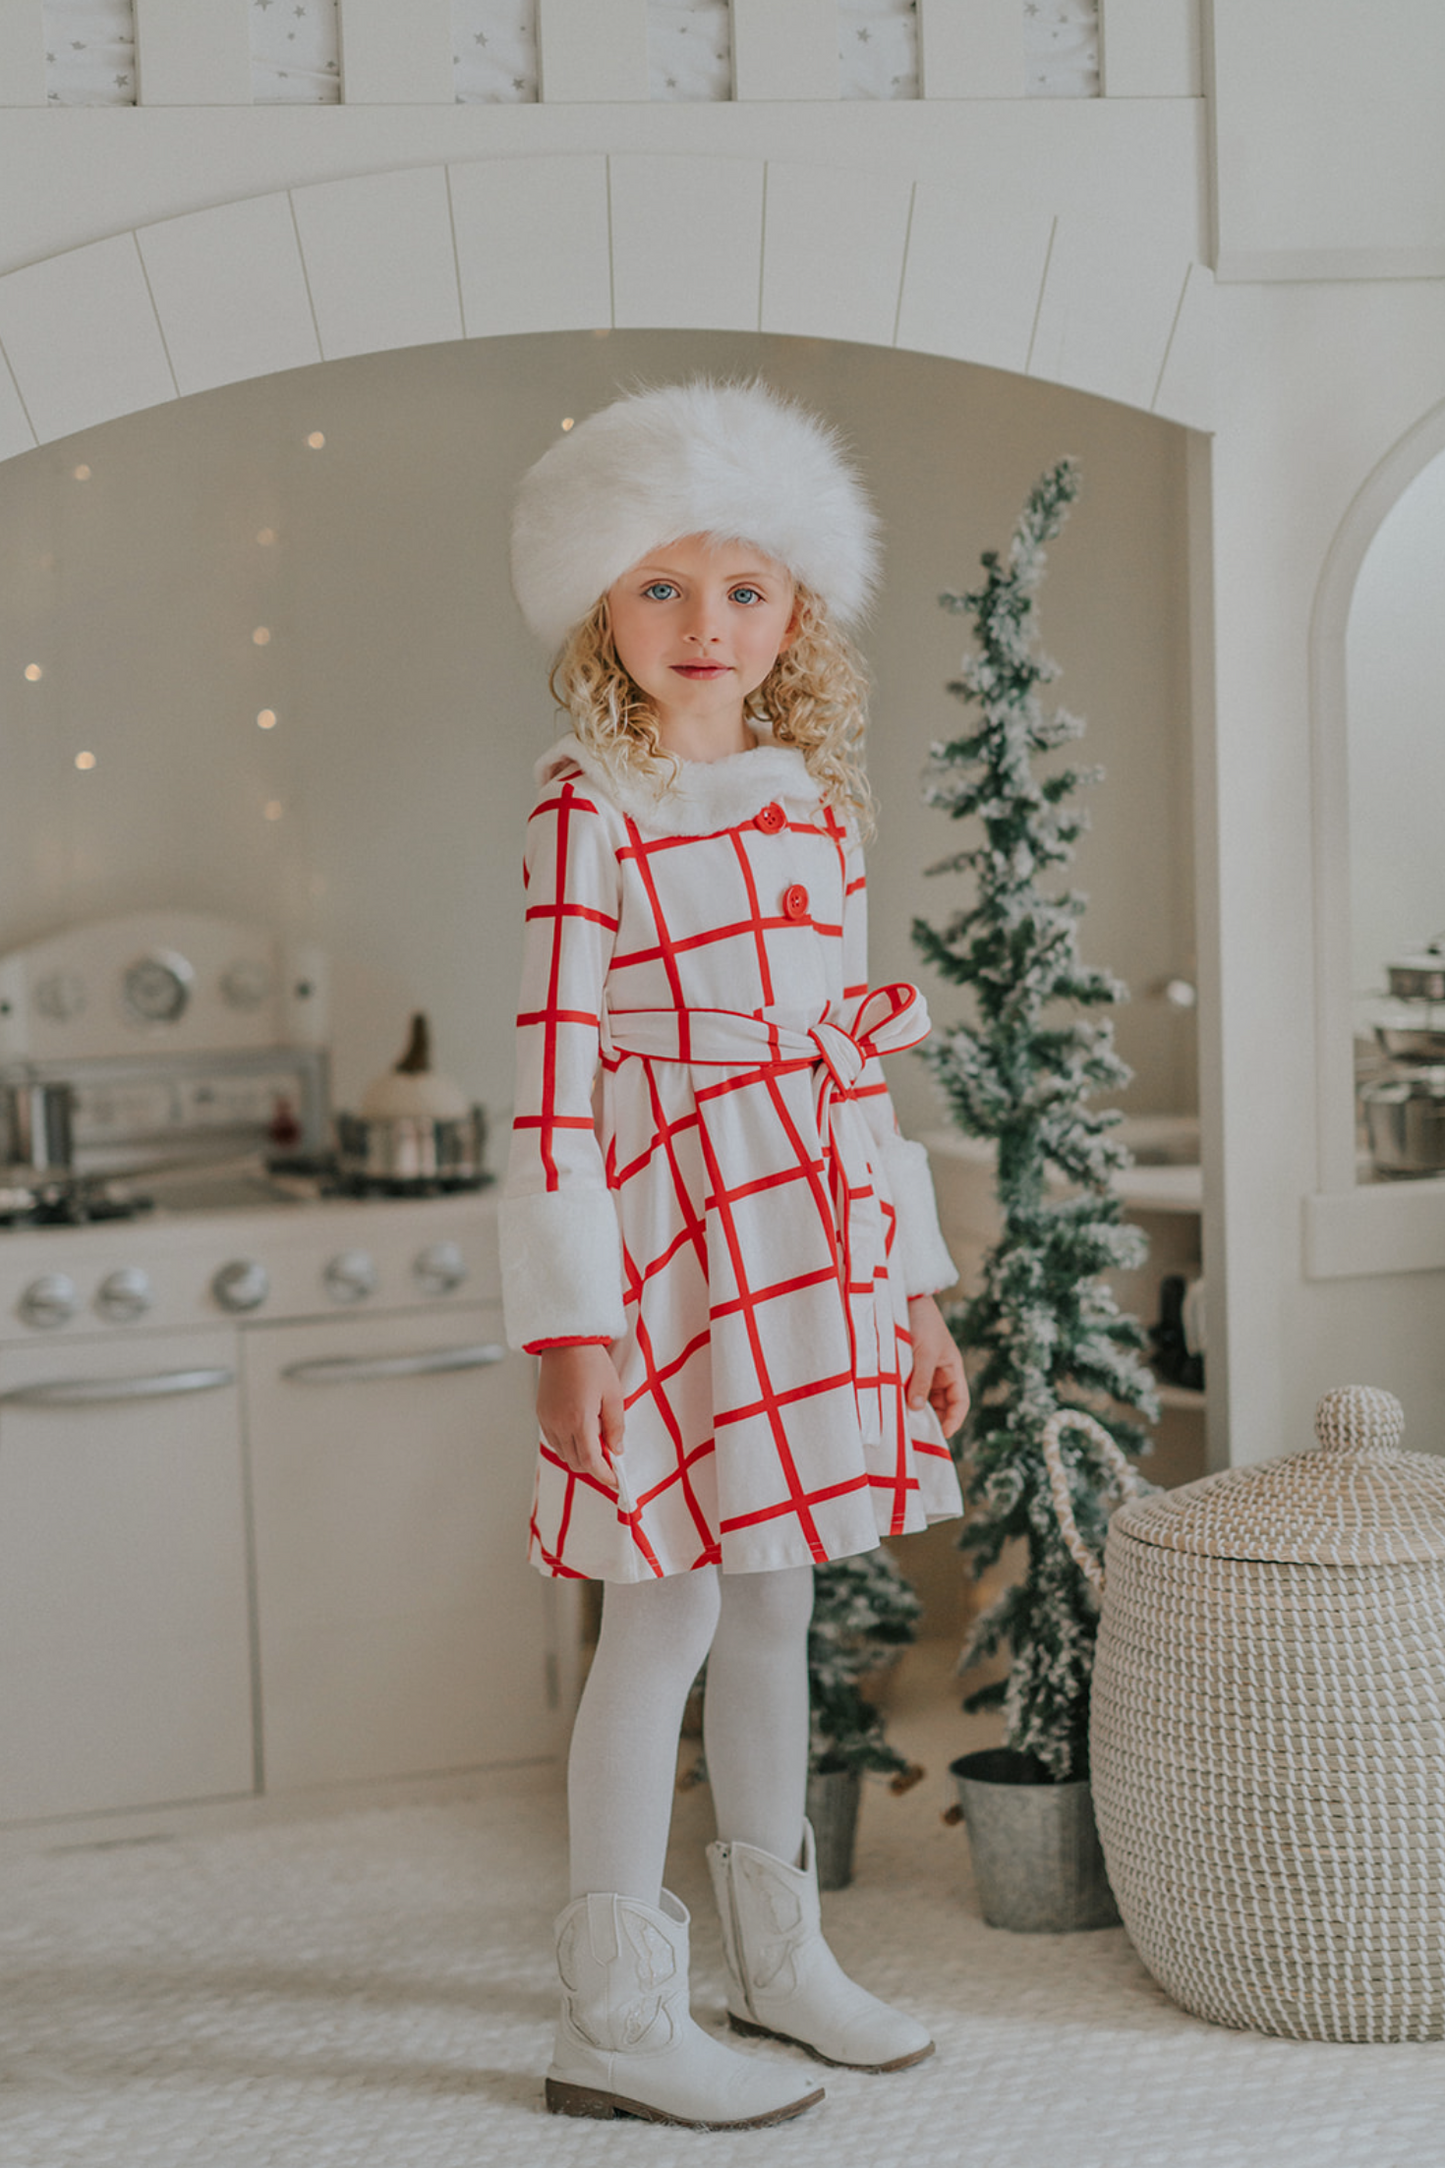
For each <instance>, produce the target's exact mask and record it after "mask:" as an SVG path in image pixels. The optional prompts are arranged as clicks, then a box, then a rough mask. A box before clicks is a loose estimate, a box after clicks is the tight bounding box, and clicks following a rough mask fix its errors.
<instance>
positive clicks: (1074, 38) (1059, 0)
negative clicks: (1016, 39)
mask: <svg viewBox="0 0 1445 2168" xmlns="http://www.w3.org/2000/svg"><path fill="white" fill-rule="evenodd" d="M1023 7H1024V68H1025V74H1024V91H1025V95H1026V96H1028V97H1030V98H1097V97H1098V95H1099V0H1023Z"/></svg>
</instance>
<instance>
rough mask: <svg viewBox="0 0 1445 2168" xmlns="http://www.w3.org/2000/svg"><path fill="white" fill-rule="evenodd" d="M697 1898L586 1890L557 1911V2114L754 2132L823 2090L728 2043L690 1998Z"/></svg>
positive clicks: (550, 2089) (553, 2084) (550, 2079)
mask: <svg viewBox="0 0 1445 2168" xmlns="http://www.w3.org/2000/svg"><path fill="white" fill-rule="evenodd" d="M687 1926H688V1914H687V1908H686V1907H685V1906H684V1905H681V1904H679V1903H678V1901H677V1899H676V1898H675V1897H674V1896H673V1894H672V1892H671V1891H670V1890H664V1891H663V1892H662V1904H661V1909H660V1910H659V1911H656V1912H654V1911H653V1909H652V1907H651V1906H650V1905H644V1904H639V1903H637V1902H636V1900H635V1899H633V1898H631V1897H613V1896H605V1897H603V1896H592V1897H579V1898H577V1899H576V1901H575V1902H574V1903H573V1904H570V1905H568V1907H567V1909H566V1911H565V1912H563V1913H562V1914H561V1916H560V1917H559V1919H558V1921H557V1966H558V1970H559V1971H560V1972H561V1975H562V1987H563V1994H562V2011H561V2015H560V2017H559V2018H558V2021H557V2046H556V2052H555V2054H554V2056H553V2059H552V2067H551V2069H550V2070H549V2071H548V2073H547V2106H548V2107H549V2108H550V2109H551V2111H552V2113H553V2114H554V2115H594V2116H598V2117H601V2118H603V2119H608V2118H610V2117H612V2116H614V2115H637V2116H641V2117H643V2118H644V2119H645V2120H646V2121H647V2122H650V2123H684V2124H687V2125H689V2126H690V2127H691V2128H693V2129H696V2130H750V2129H752V2128H753V2127H754V2126H755V2125H757V2124H761V2123H782V2122H785V2121H786V2120H787V2118H788V2117H789V2116H793V2115H801V2114H802V2112H803V2110H804V2108H811V2107H812V2105H813V2103H814V2102H815V2101H818V2100H821V2099H822V2097H823V2093H822V2088H821V2087H818V2088H816V2089H815V2090H813V2091H812V2092H805V2091H802V2090H800V2088H799V2087H798V2085H797V2084H796V2083H795V2082H794V2081H793V2080H792V2079H791V2078H790V2077H789V2076H788V2074H787V2073H786V2072H785V2071H782V2070H780V2069H779V2068H778V2066H777V2065H776V2064H775V2063H768V2062H763V2061H755V2060H754V2059H753V2058H752V2057H750V2056H747V2055H739V2054H737V2053H736V2051H735V2050H734V2049H732V2048H728V2047H724V2046H723V2043H722V2042H721V2040H715V2039H713V2037H712V2035H711V2034H710V2033H705V2032H704V2031H703V2030H702V2028H701V2027H700V2026H698V2025H695V2024H694V2023H693V2021H692V2019H691V2017H690V2016H689V2015H688V2008H687Z"/></svg>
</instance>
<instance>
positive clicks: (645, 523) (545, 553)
mask: <svg viewBox="0 0 1445 2168" xmlns="http://www.w3.org/2000/svg"><path fill="white" fill-rule="evenodd" d="M689 534H708V535H716V536H717V537H718V538H719V539H720V540H722V539H725V540H728V541H736V542H750V543H752V545H753V547H754V548H755V549H760V550H762V551H763V552H764V553H765V554H766V555H767V556H769V557H775V558H776V559H777V560H778V562H779V563H780V564H783V565H786V566H787V568H788V570H789V572H791V573H792V575H793V577H794V579H795V580H798V581H799V582H800V583H801V584H802V585H803V586H804V587H810V588H811V589H812V590H813V592H814V594H816V595H819V596H821V597H822V599H823V601H824V602H825V603H826V604H827V606H828V608H829V610H830V611H831V612H832V613H833V615H834V616H836V617H837V618H838V619H839V620H840V621H841V622H842V623H844V624H847V623H849V622H851V621H852V620H854V619H856V618H857V617H858V616H859V615H860V614H861V613H862V611H863V610H864V609H865V608H866V606H867V603H868V599H869V596H870V595H871V593H872V591H873V583H874V580H875V577H876V574H877V563H878V521H877V517H876V515H875V513H874V511H873V507H872V505H871V504H870V503H869V501H868V498H867V495H866V493H865V491H864V489H863V485H862V483H861V482H860V481H859V479H858V477H857V475H856V474H855V473H854V471H853V469H852V467H851V466H850V465H849V463H848V461H847V459H846V458H845V457H844V454H843V450H842V447H841V444H840V442H839V439H838V437H837V435H836V433H835V432H834V431H833V430H831V429H830V428H828V427H827V425H826V424H825V423H823V422H821V421H819V420H818V419H817V418H816V417H815V416H814V415H812V414H810V413H808V412H807V411H806V409H804V408H803V407H799V406H795V405H794V404H793V403H792V401H791V400H787V399H783V398H781V397H779V395H778V394H777V393H776V392H773V391H770V390H768V389H767V387H766V386H765V385H763V384H759V383H757V382H753V383H749V384H719V383H715V382H712V381H711V380H709V379H708V378H706V377H697V378H694V379H693V381H692V382H691V383H688V384H665V385H663V386H661V387H660V388H659V389H658V390H656V391H644V392H638V393H635V394H634V395H633V396H631V397H629V398H626V399H618V400H616V401H615V402H614V404H613V405H611V406H609V407H603V408H602V410H601V412H600V413H597V414H592V415H589V416H588V418H587V420H586V421H584V422H579V423H578V425H577V427H576V428H575V429H574V430H572V431H571V432H570V433H569V434H568V435H567V436H564V437H562V438H561V439H560V440H559V441H558V442H557V443H556V444H554V445H553V446H552V448H551V450H550V451H547V452H544V453H543V455H542V457H541V458H540V459H539V460H538V461H537V464H536V465H535V466H534V467H533V468H531V470H530V471H529V472H528V473H527V474H526V475H524V477H523V479H522V485H521V488H520V489H519V490H518V492H517V504H516V510H515V512H514V514H513V518H512V586H513V589H514V590H515V592H516V597H517V600H518V602H519V603H520V604H521V607H522V615H523V616H524V617H525V618H526V620H527V623H528V624H529V625H530V626H531V628H532V630H533V632H535V633H536V635H537V637H538V638H539V639H540V640H543V641H545V642H546V644H547V646H548V647H549V648H557V647H559V646H560V645H561V643H562V641H563V640H564V639H565V637H566V635H567V634H568V632H570V630H571V629H572V627H573V626H574V625H575V624H577V623H578V621H579V620H580V619H581V618H584V617H585V616H586V615H587V613H588V611H589V610H590V609H591V608H592V605H593V604H594V603H595V602H596V600H597V598H598V596H599V595H602V594H605V593H606V591H607V589H608V588H609V587H610V586H611V585H612V583H613V581H614V580H615V579H618V578H619V577H620V576H621V574H622V573H624V572H625V571H626V570H627V568H628V566H629V565H635V564H636V563H637V561H638V559H639V558H640V557H644V556H646V554H647V552H648V551H649V550H654V549H657V548H659V547H661V545H662V544H664V543H667V542H675V541H677V540H678V539H679V537H681V536H682V535H689Z"/></svg>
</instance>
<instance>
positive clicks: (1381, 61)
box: [1209, 0, 1445, 280]
mask: <svg viewBox="0 0 1445 2168" xmlns="http://www.w3.org/2000/svg"><path fill="white" fill-rule="evenodd" d="M1209 13H1210V18H1211V26H1210V45H1211V48H1212V66H1211V68H1210V70H1209V73H1210V76H1211V79H1212V80H1211V88H1212V91H1213V113H1214V133H1215V186H1216V195H1217V202H1216V219H1215V226H1216V242H1217V249H1218V255H1217V264H1216V268H1217V269H1218V271H1219V274H1220V276H1221V277H1227V278H1236V277H1237V278H1248V279H1266V280H1269V279H1300V278H1304V279H1308V278H1325V279H1328V278H1390V277H1396V278H1422V277H1435V278H1439V277H1440V276H1441V275H1442V274H1445V159H1442V157H1441V155H1440V101H1441V96H1442V93H1445V9H1442V8H1441V7H1440V5H1439V0H1369V5H1368V6H1362V5H1361V4H1360V0H1268V4H1267V5H1266V6H1261V5H1260V0H1211V6H1210V10H1209Z"/></svg>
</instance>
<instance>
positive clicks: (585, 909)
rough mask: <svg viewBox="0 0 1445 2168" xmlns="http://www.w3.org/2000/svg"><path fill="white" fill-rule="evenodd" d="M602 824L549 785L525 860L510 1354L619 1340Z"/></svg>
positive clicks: (577, 792)
mask: <svg viewBox="0 0 1445 2168" xmlns="http://www.w3.org/2000/svg"><path fill="white" fill-rule="evenodd" d="M607 827H608V823H607V816H606V815H605V814H604V812H603V811H602V810H601V809H600V808H599V806H598V805H597V803H596V801H595V800H594V798H593V797H592V796H591V795H590V794H589V792H588V791H587V789H586V786H585V785H581V786H580V787H579V783H578V780H577V779H576V777H575V775H573V776H570V777H568V776H563V777H560V778H558V779H556V780H555V781H553V782H551V783H550V784H548V786H547V787H546V788H545V789H544V791H543V793H542V796H541V798H540V799H539V800H538V803H537V805H536V807H535V809H534V811H533V813H532V817H531V820H530V822H529V823H528V829H527V844H526V850H525V854H524V872H525V880H526V892H527V903H526V930H525V935H524V939H523V950H522V991H521V1000H520V1004H519V1010H518V1016H517V1088H516V1102H515V1114H514V1117H513V1122H512V1147H511V1156H510V1160H509V1163H508V1169H507V1181H506V1187H505V1190H504V1192H503V1195H502V1199H501V1204H500V1209H499V1225H500V1236H501V1250H502V1299H503V1308H504V1311H505V1315H506V1326H507V1338H508V1341H509V1342H510V1344H511V1345H512V1346H513V1347H528V1346H530V1347H535V1346H536V1345H538V1344H539V1343H545V1342H549V1341H564V1340H583V1339H595V1340H609V1341H610V1340H614V1339H617V1338H618V1337H619V1336H620V1335H621V1333H622V1330H623V1307H622V1242H621V1237H620V1234H619V1231H618V1224H617V1214H616V1210H615V1207H614V1204H613V1200H612V1196H611V1193H610V1192H609V1190H608V1187H607V1177H606V1172H605V1169H604V1167H603V1162H602V1153H601V1149H600V1147H599V1145H598V1141H597V1133H596V1129H595V1126H594V1122H593V1113H592V1088H593V1083H594V1080H595V1078H596V1074H597V1065H598V1058H599V1042H600V1024H599V1019H600V1016H601V1012H602V1000H603V987H604V985H605V982H606V978H607V968H608V964H609V962H610V961H611V957H612V950H613V944H614V942H615V939H616V935H617V922H618V902H619V876H618V867H617V859H616V855H615V852H614V849H613V845H612V842H611V840H610V838H609V835H608V833H607Z"/></svg>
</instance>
